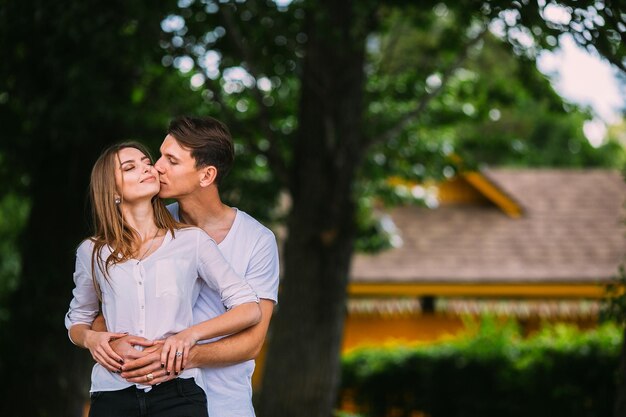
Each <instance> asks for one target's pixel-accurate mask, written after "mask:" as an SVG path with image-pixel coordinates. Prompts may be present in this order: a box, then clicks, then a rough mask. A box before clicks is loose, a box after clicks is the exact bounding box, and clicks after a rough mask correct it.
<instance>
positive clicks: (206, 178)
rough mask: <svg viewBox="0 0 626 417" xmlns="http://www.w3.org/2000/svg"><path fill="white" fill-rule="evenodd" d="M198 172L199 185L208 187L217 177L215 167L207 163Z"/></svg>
mask: <svg viewBox="0 0 626 417" xmlns="http://www.w3.org/2000/svg"><path fill="white" fill-rule="evenodd" d="M200 174H201V176H200V187H208V186H209V185H211V184H213V183H214V182H215V178H217V168H215V167H214V166H213V165H209V166H208V167H204V168H202V169H201V170H200Z"/></svg>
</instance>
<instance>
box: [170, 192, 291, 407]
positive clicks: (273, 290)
mask: <svg viewBox="0 0 626 417" xmlns="http://www.w3.org/2000/svg"><path fill="white" fill-rule="evenodd" d="M167 208H168V210H169V211H170V213H172V215H173V216H174V218H175V219H177V220H179V219H180V217H179V213H178V203H174V204H170V205H168V206H167ZM235 210H236V215H235V221H234V222H233V225H232V227H231V228H230V231H229V232H228V234H227V235H226V237H225V238H224V240H223V241H222V242H220V243H219V245H218V247H219V249H220V251H221V252H222V254H223V255H224V258H226V260H227V261H228V262H230V264H231V266H232V268H233V269H234V270H235V272H237V274H239V275H241V276H242V277H243V278H244V279H245V280H246V281H247V282H248V284H250V286H251V287H252V289H253V290H254V291H255V292H256V293H257V295H258V297H259V298H265V299H268V300H272V301H274V302H277V300H278V276H279V263H278V247H277V245H276V238H275V236H274V234H273V233H272V231H271V230H269V229H268V228H267V227H265V226H263V225H262V224H261V223H259V222H258V221H257V220H255V219H254V218H253V217H251V216H250V215H248V214H246V213H245V212H243V211H241V210H237V209H235ZM223 312H224V306H223V305H222V303H221V301H220V297H219V294H217V293H216V292H215V291H214V290H213V289H211V288H210V287H208V286H207V285H203V286H202V288H201V290H200V296H199V297H198V300H197V302H196V305H195V307H194V310H193V315H194V322H196V323H198V322H201V321H204V320H207V319H209V318H212V317H215V316H217V315H219V314H222V313H223ZM253 372H254V361H253V360H250V361H246V362H242V363H239V364H236V365H231V366H224V367H220V368H202V376H203V380H204V384H205V385H204V390H205V392H206V393H207V400H208V405H209V416H211V417H253V416H254V415H255V414H254V408H253V407H252V383H251V379H252V373H253Z"/></svg>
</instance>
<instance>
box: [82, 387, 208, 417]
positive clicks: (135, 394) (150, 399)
mask: <svg viewBox="0 0 626 417" xmlns="http://www.w3.org/2000/svg"><path fill="white" fill-rule="evenodd" d="M208 416H209V413H208V411H207V402H206V394H205V393H204V391H203V390H202V388H200V387H199V386H198V385H197V384H196V382H195V381H194V379H193V378H187V379H182V378H176V379H173V380H171V381H167V382H164V383H162V384H159V385H156V386H154V387H153V388H152V389H151V390H150V391H148V392H145V391H144V390H142V389H138V388H136V387H135V386H132V387H128V388H126V389H123V390H119V391H99V392H93V393H92V394H91V408H90V409H89V417H208Z"/></svg>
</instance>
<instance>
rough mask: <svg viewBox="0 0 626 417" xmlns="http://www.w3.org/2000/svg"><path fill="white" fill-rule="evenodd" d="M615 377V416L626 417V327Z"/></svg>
mask: <svg viewBox="0 0 626 417" xmlns="http://www.w3.org/2000/svg"><path fill="white" fill-rule="evenodd" d="M615 379H616V383H615V407H614V410H613V416H614V417H624V416H626V328H624V333H623V341H622V351H621V354H620V363H619V368H618V369H617V375H616V378H615Z"/></svg>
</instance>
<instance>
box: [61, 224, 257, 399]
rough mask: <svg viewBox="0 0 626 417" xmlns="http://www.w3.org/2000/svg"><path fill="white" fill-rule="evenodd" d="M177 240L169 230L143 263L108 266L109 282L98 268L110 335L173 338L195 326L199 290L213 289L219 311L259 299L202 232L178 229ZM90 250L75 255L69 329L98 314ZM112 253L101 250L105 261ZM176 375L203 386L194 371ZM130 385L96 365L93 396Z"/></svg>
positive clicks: (67, 318) (87, 242) (82, 248)
mask: <svg viewBox="0 0 626 417" xmlns="http://www.w3.org/2000/svg"><path fill="white" fill-rule="evenodd" d="M175 236H176V237H172V235H171V233H169V232H167V233H166V235H165V237H164V238H163V243H162V244H161V246H160V247H159V248H157V249H156V250H155V251H154V252H153V253H151V254H150V255H149V256H147V257H146V258H145V259H143V260H141V261H138V260H136V259H130V260H128V261H125V262H122V263H118V264H115V265H112V266H110V267H109V277H108V279H107V280H105V278H104V275H103V273H102V271H101V270H100V268H98V267H96V280H97V281H98V285H99V286H100V288H101V291H102V314H103V315H104V318H105V320H106V323H107V328H108V329H109V330H110V331H111V332H116V333H122V332H128V333H130V334H134V335H138V336H143V337H146V338H148V339H151V340H154V339H164V338H166V337H168V336H171V335H172V334H176V333H178V332H180V331H181V330H184V329H186V328H188V327H190V326H191V325H192V324H194V323H197V322H198V321H194V317H193V311H192V308H193V306H194V304H195V302H196V300H197V299H198V295H199V293H200V288H201V287H205V288H211V291H213V292H214V293H215V294H216V297H217V298H218V299H219V300H220V301H219V302H220V303H221V305H222V312H224V311H225V310H226V309H230V308H232V307H234V306H237V305H239V304H243V303H246V302H257V301H258V298H257V296H256V294H255V293H254V291H253V290H252V288H251V287H250V285H249V284H248V283H247V282H246V281H245V280H243V279H242V278H241V277H240V275H238V274H237V273H236V272H235V271H234V270H233V269H232V268H231V266H230V264H229V263H228V262H227V261H226V260H225V259H224V257H223V256H222V254H221V252H220V250H219V249H218V248H217V245H216V244H215V241H214V240H213V239H211V238H210V237H209V235H207V234H206V232H204V231H203V230H201V229H199V228H197V227H189V228H184V229H180V230H177V231H176V232H175ZM92 252H93V242H92V241H91V240H89V239H88V240H85V241H84V242H83V243H82V244H81V245H80V246H79V247H78V250H77V252H76V269H75V272H74V282H75V284H76V287H75V288H74V290H73V298H72V301H71V303H70V309H69V311H68V313H67V314H66V316H65V325H66V327H67V328H68V329H69V328H70V327H71V326H73V325H76V324H88V325H91V324H92V322H93V320H94V318H95V317H96V315H97V314H98V312H99V310H100V308H99V302H98V296H97V294H96V291H95V289H94V286H93V282H92V273H91V255H92ZM110 253H111V252H110V249H109V248H108V247H106V246H105V247H104V248H103V250H102V257H103V259H106V258H107V257H108V256H109V254H110ZM198 277H200V278H202V279H199V278H198ZM201 321H204V320H201ZM180 377H181V378H195V379H196V382H197V383H198V384H199V385H201V386H202V378H201V372H200V371H199V370H197V369H185V370H184V371H183V372H182V374H181V375H180ZM131 385H133V384H132V383H129V382H127V381H126V380H125V379H123V378H122V377H121V376H120V375H119V374H116V373H113V372H110V371H108V370H107V369H106V368H104V367H102V366H101V365H100V364H96V365H94V367H93V370H92V374H91V390H90V391H91V392H96V391H116V390H120V389H124V388H127V387H129V386H131ZM136 385H137V386H138V387H139V388H144V389H148V387H147V386H142V385H140V384H136Z"/></svg>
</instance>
